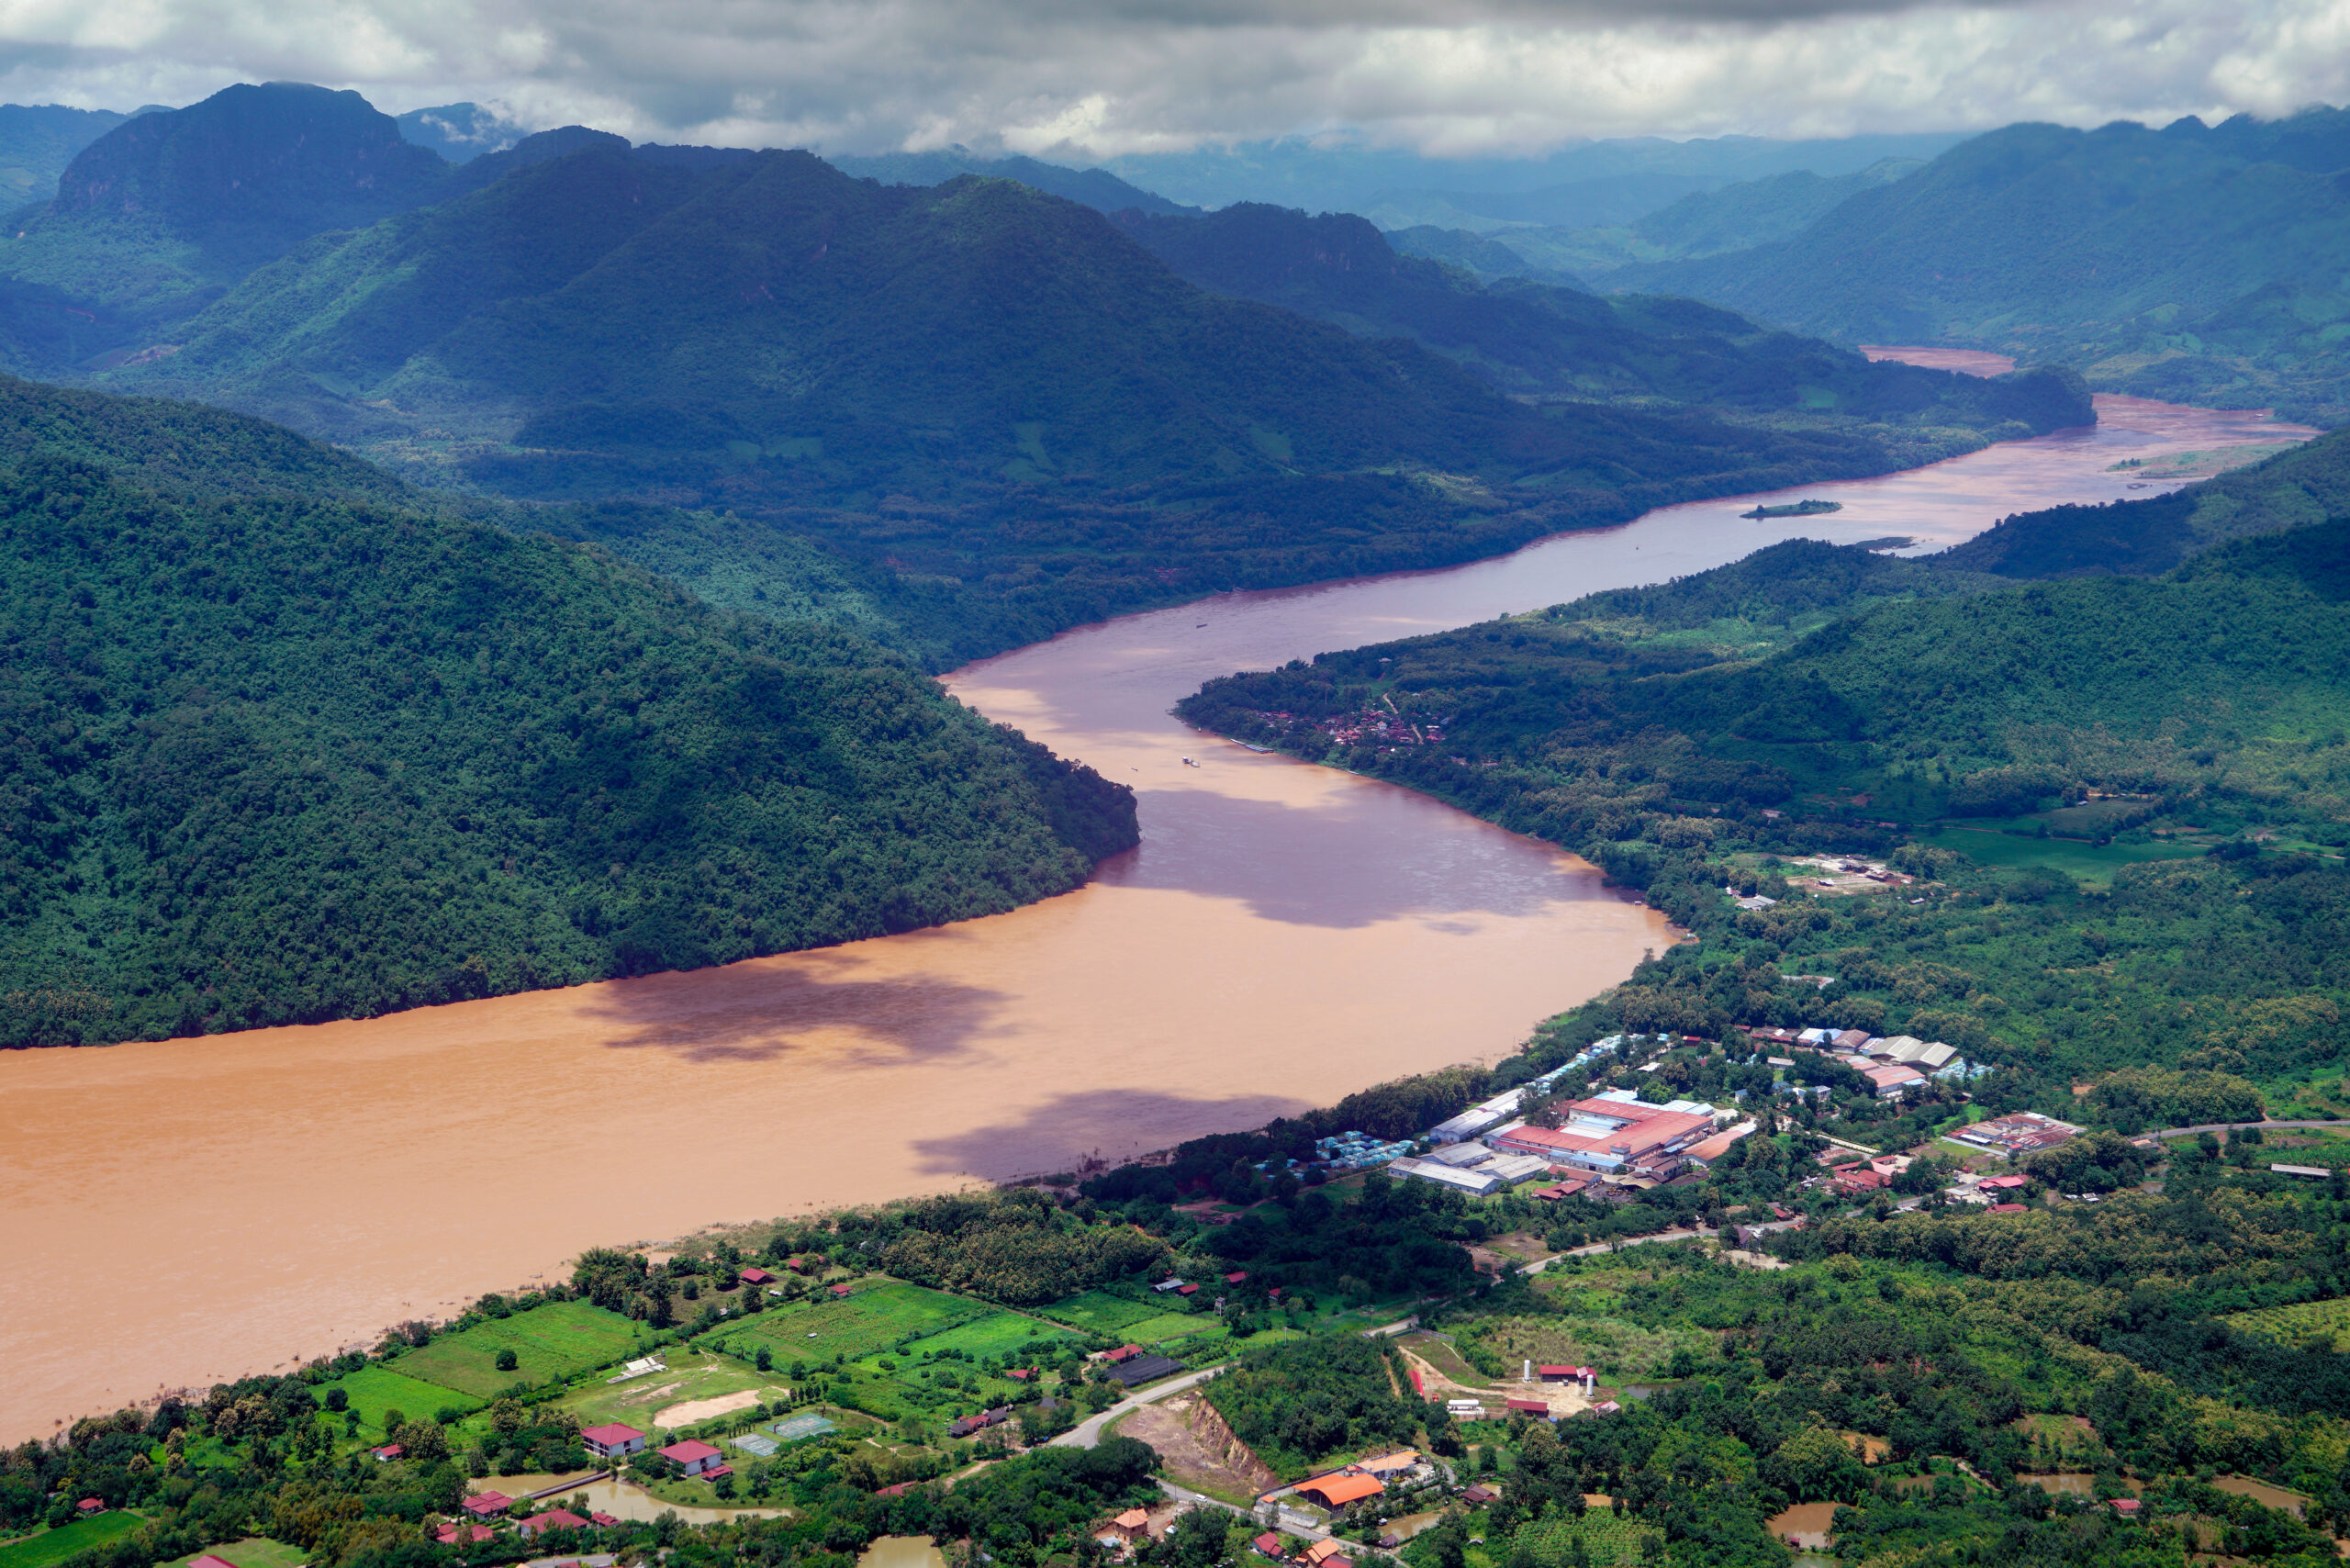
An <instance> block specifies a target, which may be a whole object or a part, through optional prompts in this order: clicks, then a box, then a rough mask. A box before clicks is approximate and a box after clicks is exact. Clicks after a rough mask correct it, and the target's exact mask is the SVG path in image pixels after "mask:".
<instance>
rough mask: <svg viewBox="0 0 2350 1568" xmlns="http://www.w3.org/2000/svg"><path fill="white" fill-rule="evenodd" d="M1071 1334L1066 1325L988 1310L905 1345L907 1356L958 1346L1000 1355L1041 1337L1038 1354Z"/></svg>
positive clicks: (1054, 1347)
mask: <svg viewBox="0 0 2350 1568" xmlns="http://www.w3.org/2000/svg"><path fill="white" fill-rule="evenodd" d="M1073 1338H1075V1336H1074V1335H1072V1334H1070V1333H1069V1331H1068V1330H1067V1329H1065V1328H1060V1327H1056V1326H1054V1325H1053V1324H1049V1323H1039V1322H1038V1321H1037V1320H1036V1319H1035V1318H1033V1317H1024V1316H1021V1315H1020V1314H1019V1313H1016V1312H990V1313H989V1314H988V1315H987V1316H985V1317H975V1318H973V1319H972V1320H971V1321H970V1322H968V1323H964V1324H958V1325H957V1327H953V1328H949V1329H947V1330H946V1332H945V1333H943V1334H933V1335H930V1336H929V1337H928V1338H922V1339H917V1340H916V1341H914V1342H913V1343H912V1344H911V1345H909V1346H907V1347H906V1353H907V1354H908V1355H911V1356H919V1355H923V1354H926V1353H928V1352H931V1351H934V1350H961V1351H963V1352H964V1353H965V1354H966V1355H972V1356H1000V1355H1002V1354H1003V1353H1004V1352H1005V1351H1006V1350H1018V1349H1020V1347H1022V1346H1023V1345H1025V1344H1027V1343H1028V1342H1029V1341H1031V1340H1032V1339H1041V1340H1043V1341H1044V1343H1045V1344H1046V1346H1048V1347H1050V1349H1046V1350H1039V1351H1038V1354H1040V1355H1053V1354H1056V1353H1057V1352H1058V1350H1060V1349H1061V1348H1062V1347H1063V1346H1065V1345H1066V1344H1067V1343H1069V1341H1070V1340H1072V1339H1073Z"/></svg>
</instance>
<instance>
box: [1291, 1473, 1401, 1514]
mask: <svg viewBox="0 0 2350 1568" xmlns="http://www.w3.org/2000/svg"><path fill="white" fill-rule="evenodd" d="M1297 1489H1298V1491H1299V1493H1300V1494H1301V1495H1304V1496H1308V1497H1311V1498H1313V1499H1314V1500H1315V1502H1317V1503H1319V1504H1321V1505H1322V1506H1324V1507H1326V1508H1343V1507H1345V1506H1347V1505H1348V1504H1349V1503H1360V1502H1361V1501H1362V1500H1363V1499H1364V1498H1365V1497H1376V1496H1378V1495H1380V1494H1381V1493H1382V1492H1384V1491H1386V1490H1387V1484H1386V1483H1384V1482H1382V1481H1381V1480H1380V1479H1379V1477H1377V1476H1376V1475H1317V1476H1315V1478H1314V1479H1313V1480H1311V1481H1303V1482H1300V1483H1299V1484H1298V1487H1297Z"/></svg>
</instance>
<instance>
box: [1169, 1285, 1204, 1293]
mask: <svg viewBox="0 0 2350 1568" xmlns="http://www.w3.org/2000/svg"><path fill="white" fill-rule="evenodd" d="M1175 1294H1177V1295H1197V1294H1200V1287H1199V1286H1197V1285H1177V1286H1176V1287H1175Z"/></svg>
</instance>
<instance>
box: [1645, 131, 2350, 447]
mask: <svg viewBox="0 0 2350 1568" xmlns="http://www.w3.org/2000/svg"><path fill="white" fill-rule="evenodd" d="M2345 255H2350V111H2344V110H2341V109H2333V108H2317V109H2311V110H2307V111H2305V112H2303V113H2300V114H2298V115H2294V116H2290V117H2288V118H2284V119H2280V120H2257V119H2254V118H2251V117H2249V116H2238V117H2237V118H2233V119H2230V120H2228V121H2226V122H2225V123H2223V124H2221V125H2218V126H2206V125H2205V124H2203V123H2202V122H2201V121H2200V120H2197V119H2191V118H2190V119H2185V120H2180V121H2178V122H2177V123H2175V124H2172V125H2170V126H2166V127H2165V128H2163V129H2159V130H2155V129H2148V128H2147V127H2144V126H2141V125H2135V124H2131V123H2128V122H2121V123H2117V124H2114V125H2109V126H2105V127H2103V128H2101V129H2097V130H2093V131H2082V130H2071V129H2065V128H2063V127H2059V126H2052V125H2017V126H2009V127H2007V128H2005V129H2000V130H1997V131H1992V132H1989V133H1987V134H1986V135H1983V136H1980V137H1976V138H1975V139H1973V140H1969V141H1967V142H1965V143H1964V144H1962V145H1960V146H1958V147H1956V148H1953V149H1952V150H1951V151H1948V152H1945V153H1943V154H1942V156H1940V157H1939V158H1937V159H1935V160H1934V161H1933V162H1931V163H1930V164H1929V165H1928V166H1927V167H1926V168H1924V169H1923V170H1920V171H1919V172H1918V173H1917V174H1912V175H1910V176H1909V177H1908V178H1906V179H1903V180H1901V181H1899V182H1897V183H1896V184H1893V185H1886V186H1882V187H1880V188H1876V189H1872V190H1867V191H1863V192H1860V193H1858V194H1855V195H1853V196H1850V197H1848V198H1847V199H1846V200H1844V201H1843V202H1841V203H1840V204H1838V205H1837V206H1836V207H1833V208H1831V209H1830V210H1829V211H1828V212H1826V213H1825V214H1823V215H1821V216H1820V217H1818V218H1817V219H1816V220H1814V221H1813V222H1811V223H1810V224H1808V225H1807V226H1806V227H1805V228H1804V229H1803V230H1801V231H1799V232H1798V233H1796V235H1794V236H1793V237H1791V238H1788V239H1786V240H1784V241H1777V242H1775V243H1770V244H1763V245H1758V246H1755V247H1753V248H1751V249H1748V250H1743V251H1739V252H1730V253H1728V254H1721V255H1716V256H1712V257H1709V258H1706V259H1703V260H1693V261H1683V262H1663V263H1652V264H1640V265H1633V266H1628V267H1626V268H1623V269H1622V270H1620V271H1618V272H1616V273H1614V274H1611V275H1610V277H1609V279H1608V282H1609V285H1610V286H1616V287H1630V288H1652V289H1661V290H1665V291H1668V292H1674V293H1685V294H1693V295H1696V296H1699V297H1704V298H1707V299H1713V300H1717V301H1719V302H1720V303H1722V304H1725V305H1728V306H1729V307H1731V308H1734V309H1739V310H1743V311H1747V312H1750V313H1751V314H1754V315H1756V316H1758V317H1761V318H1762V319H1768V320H1774V321H1781V322H1785V323H1786V324H1788V325H1789V326H1792V327H1795V328H1796V329H1797V330H1803V331H1808V332H1816V333H1818V334H1820V335H1822V336H1825V337H1829V338H1831V339H1834V340H1836V341H1839V342H1917V343H1925V342H1932V343H1947V344H1952V345H1958V346H1968V347H1982V348H1988V349H1994V350H1997V351H1999V352H2003V353H2016V354H2020V355H2021V356H2023V357H2024V358H2025V360H2026V361H2027V362H2031V361H2035V360H2036V361H2040V362H2043V363H2045V362H2064V363H2071V364H2078V365H2080V366H2081V367H2082V368H2083V370H2084V372H2085V373H2086V374H2087V375H2088V376H2089V378H2090V380H2091V383H2092V384H2093V385H2095V386H2098V387H2100V388H2101V389H2107V390H2113V391H2122V392H2132V393H2136V394H2139V395H2141V396H2145V397H2154V398H2171V399H2176V400H2182V401H2192V402H2199V403H2205V404H2216V405H2218V406H2221V407H2231V408H2244V407H2266V406H2274V407H2277V409H2280V411H2283V412H2285V413H2286V414H2287V415H2288V417H2290V418H2296V419H2301V420H2312V421H2315V422H2319V423H2327V424H2331V423H2335V422H2340V421H2341V420H2344V419H2350V348H2345V343H2350V337H2345V327H2346V326H2350V281H2345V279H2344V276H2343V273H2342V258H2343V257H2344V256H2345Z"/></svg>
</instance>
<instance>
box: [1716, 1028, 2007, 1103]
mask: <svg viewBox="0 0 2350 1568" xmlns="http://www.w3.org/2000/svg"><path fill="white" fill-rule="evenodd" d="M1746 1033H1747V1036H1748V1037H1749V1038H1751V1039H1752V1040H1753V1041H1754V1043H1755V1044H1756V1045H1757V1046H1760V1047H1763V1048H1764V1049H1766V1050H1767V1049H1769V1048H1770V1047H1774V1046H1776V1047H1782V1048H1784V1049H1787V1050H1801V1051H1811V1052H1814V1053H1816V1054H1818V1055H1820V1056H1824V1057H1826V1058H1829V1059H1830V1061H1835V1062H1841V1063H1842V1064H1843V1065H1844V1066H1846V1067H1849V1068H1851V1069H1852V1070H1853V1071H1854V1072H1857V1073H1859V1074H1860V1075H1861V1076H1862V1077H1863V1078H1865V1079H1867V1080H1868V1081H1869V1082H1870V1083H1872V1084H1874V1086H1875V1088H1876V1095H1877V1098H1878V1099H1880V1100H1895V1099H1898V1098H1900V1097H1901V1096H1902V1095H1904V1094H1907V1093H1908V1092H1910V1091H1912V1090H1916V1089H1922V1088H1924V1087H1925V1086H1926V1080H1927V1079H1928V1078H1929V1077H1933V1078H1942V1079H1955V1080H1958V1081H1962V1082H1963V1081H1966V1080H1968V1079H1970V1078H1979V1077H1981V1076H1982V1075H1983V1073H1984V1071H1985V1069H1983V1068H1979V1067H1976V1066H1975V1064H1974V1063H1972V1062H1969V1061H1968V1060H1967V1059H1966V1058H1964V1057H1962V1056H1960V1055H1959V1054H1958V1047H1955V1046H1950V1045H1944V1044H1943V1043H1942V1041H1940V1040H1921V1039H1919V1038H1918V1037H1917V1036H1914V1035H1893V1036H1880V1035H1872V1034H1870V1033H1869V1032H1868V1031H1867V1030H1866V1029H1780V1028H1753V1029H1749V1030H1747V1031H1746ZM1769 1060H1770V1062H1771V1064H1772V1065H1773V1066H1774V1067H1793V1066H1794V1065H1795V1060H1794V1058H1791V1057H1772V1058H1769Z"/></svg>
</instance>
